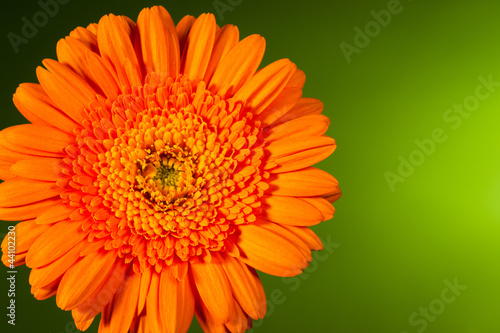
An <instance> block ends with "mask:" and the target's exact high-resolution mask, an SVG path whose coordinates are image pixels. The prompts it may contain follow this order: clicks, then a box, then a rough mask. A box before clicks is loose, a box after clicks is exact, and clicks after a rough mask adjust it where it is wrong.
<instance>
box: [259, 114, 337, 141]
mask: <svg viewBox="0 0 500 333" xmlns="http://www.w3.org/2000/svg"><path fill="white" fill-rule="evenodd" d="M329 125H330V119H328V117H326V116H324V115H321V114H317V115H310V116H305V117H301V118H297V119H293V120H290V121H287V122H284V123H281V124H279V125H277V126H272V127H268V128H266V129H265V130H264V135H265V136H266V141H267V142H271V141H275V140H279V139H285V138H288V139H290V138H295V137H303V136H321V135H323V134H325V132H326V130H327V129H328V126H329Z"/></svg>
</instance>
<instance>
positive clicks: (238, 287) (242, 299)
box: [223, 256, 266, 320]
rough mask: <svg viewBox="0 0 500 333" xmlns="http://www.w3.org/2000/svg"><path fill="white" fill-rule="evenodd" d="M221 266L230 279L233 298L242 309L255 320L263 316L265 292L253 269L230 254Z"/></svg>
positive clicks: (264, 312) (264, 311)
mask: <svg viewBox="0 0 500 333" xmlns="http://www.w3.org/2000/svg"><path fill="white" fill-rule="evenodd" d="M223 267H224V270H225V271H226V275H227V278H228V279H229V281H231V289H232V290H233V295H234V298H235V299H236V300H237V301H238V303H239V305H241V307H242V308H243V310H244V311H245V312H246V313H248V314H249V315H250V317H252V318H253V319H255V320H257V319H261V318H264V316H265V314H266V294H265V292H264V287H263V286H262V283H261V282H260V279H259V276H258V275H257V273H256V272H255V270H254V269H253V268H249V267H248V266H247V265H246V264H244V263H242V262H240V261H239V260H237V259H234V258H232V257H231V256H226V257H225V258H224V266H223Z"/></svg>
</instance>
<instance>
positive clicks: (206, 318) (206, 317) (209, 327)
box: [195, 299, 234, 333]
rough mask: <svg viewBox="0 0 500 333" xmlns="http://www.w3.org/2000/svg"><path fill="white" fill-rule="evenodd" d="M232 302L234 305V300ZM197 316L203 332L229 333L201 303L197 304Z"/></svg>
mask: <svg viewBox="0 0 500 333" xmlns="http://www.w3.org/2000/svg"><path fill="white" fill-rule="evenodd" d="M231 302H233V304H234V300H233V299H231ZM195 315H196V319H197V320H198V323H199V324H200V326H201V329H202V330H203V332H210V333H227V329H226V327H225V325H224V324H223V323H221V322H220V321H218V320H217V319H215V317H214V316H213V315H212V314H211V313H210V312H209V311H208V309H207V307H206V306H205V305H204V304H203V303H202V302H201V301H200V302H196V309H195Z"/></svg>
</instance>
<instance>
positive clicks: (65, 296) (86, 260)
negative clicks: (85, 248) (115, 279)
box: [56, 251, 117, 310]
mask: <svg viewBox="0 0 500 333" xmlns="http://www.w3.org/2000/svg"><path fill="white" fill-rule="evenodd" d="M116 258H117V254H116V252H115V251H103V252H94V253H92V254H89V255H88V256H86V257H83V259H81V260H80V261H79V262H77V263H76V264H75V265H73V266H72V267H71V268H70V269H69V270H68V271H67V272H66V273H65V274H64V276H63V278H62V280H61V283H60V284H59V288H58V289H57V298H56V302H57V306H59V307H60V308H61V309H63V310H71V309H74V308H76V307H77V306H79V305H80V304H82V303H83V302H85V300H86V299H87V298H88V297H89V296H90V295H92V293H93V292H94V291H95V290H96V289H97V287H99V285H100V284H101V283H102V281H104V279H105V278H106V276H107V275H108V272H109V271H110V270H111V269H112V268H113V267H114V262H115V260H116Z"/></svg>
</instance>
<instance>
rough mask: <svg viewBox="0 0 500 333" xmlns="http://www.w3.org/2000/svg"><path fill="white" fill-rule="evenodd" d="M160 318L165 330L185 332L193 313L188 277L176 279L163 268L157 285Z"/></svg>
mask: <svg viewBox="0 0 500 333" xmlns="http://www.w3.org/2000/svg"><path fill="white" fill-rule="evenodd" d="M159 292H160V294H159V304H158V305H159V307H158V308H159V310H160V314H161V316H160V318H161V322H162V325H163V328H164V330H163V331H165V332H187V331H188V329H189V326H190V325H191V321H192V320H193V314H194V302H195V300H194V296H193V292H192V291H191V285H190V282H189V278H184V279H182V280H177V279H176V278H175V277H174V276H173V275H172V273H171V272H170V271H169V270H165V269H164V270H163V271H162V273H161V278H160V287H159Z"/></svg>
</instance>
